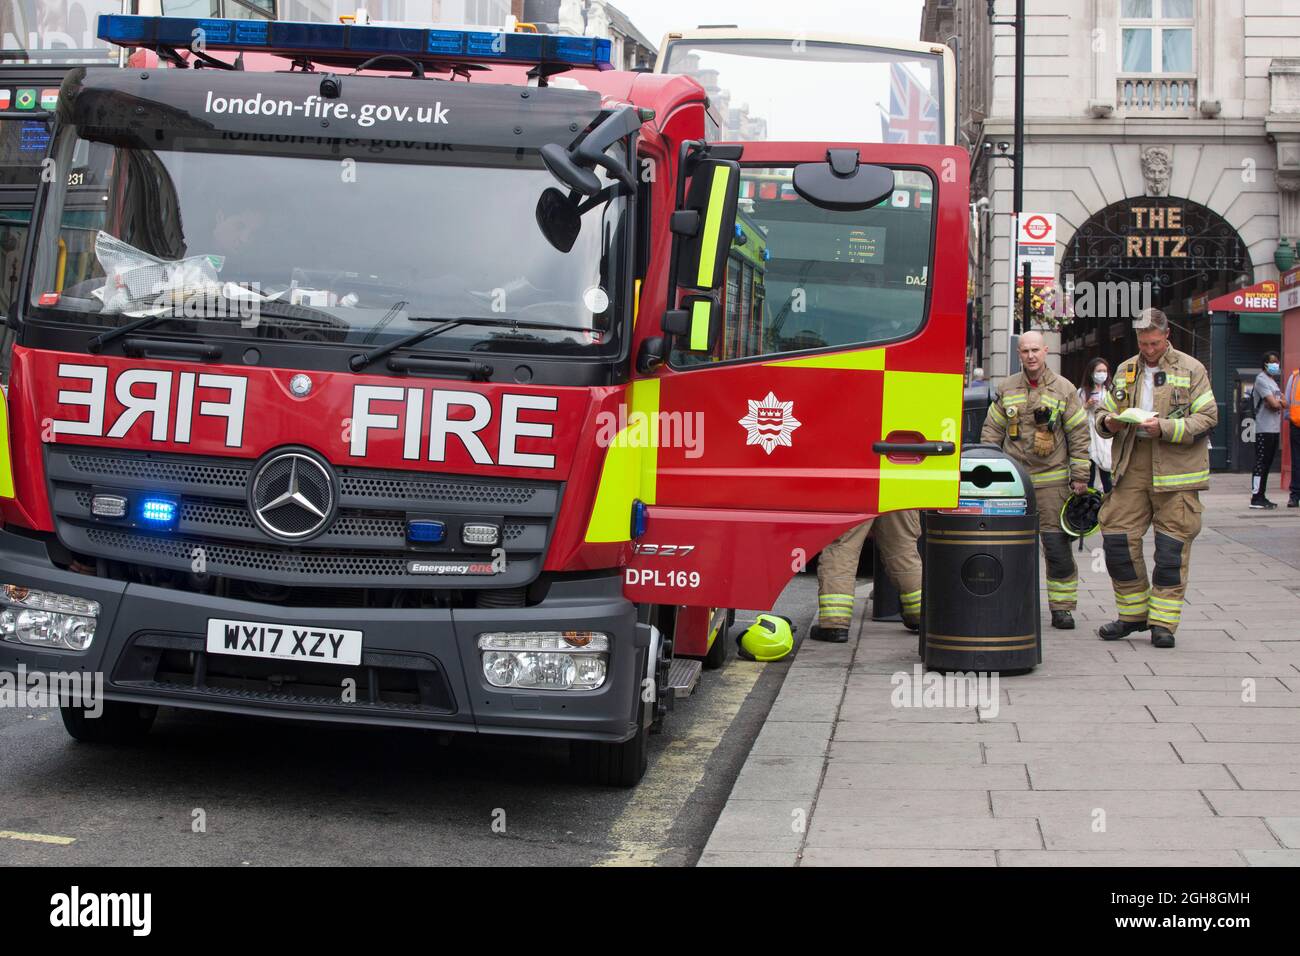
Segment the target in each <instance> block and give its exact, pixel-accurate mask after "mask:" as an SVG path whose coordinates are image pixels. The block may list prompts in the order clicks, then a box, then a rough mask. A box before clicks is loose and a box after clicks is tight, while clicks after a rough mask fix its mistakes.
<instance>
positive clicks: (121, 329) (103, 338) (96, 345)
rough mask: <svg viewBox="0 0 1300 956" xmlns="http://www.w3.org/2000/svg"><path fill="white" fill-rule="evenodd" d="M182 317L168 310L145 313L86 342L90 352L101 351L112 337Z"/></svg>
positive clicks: (117, 337) (119, 336)
mask: <svg viewBox="0 0 1300 956" xmlns="http://www.w3.org/2000/svg"><path fill="white" fill-rule="evenodd" d="M178 318H184V316H178V315H172V314H171V313H170V312H159V313H157V314H155V315H146V316H145V317H144V318H143V319H136V320H135V321H134V322H128V323H126V325H119V326H118V327H117V328H114V329H109V330H108V331H107V332H101V333H100V334H99V335H96V336H95V337H94V338H93V339H91V340H90V342H88V343H87V344H86V348H87V350H88V351H90V352H101V351H103V349H104V346H105V345H107V344H108V343H109V342H112V341H113V340H114V339H120V338H121V337H122V336H124V335H130V334H131V333H132V332H135V331H138V330H140V329H147V328H148V327H149V326H151V325H157V324H158V323H159V322H163V321H165V320H167V319H178Z"/></svg>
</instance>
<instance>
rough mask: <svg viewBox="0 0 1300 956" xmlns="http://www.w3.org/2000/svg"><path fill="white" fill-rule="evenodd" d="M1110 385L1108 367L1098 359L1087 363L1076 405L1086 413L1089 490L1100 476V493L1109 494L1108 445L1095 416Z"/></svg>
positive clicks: (1109, 463) (1109, 443)
mask: <svg viewBox="0 0 1300 956" xmlns="http://www.w3.org/2000/svg"><path fill="white" fill-rule="evenodd" d="M1109 384H1110V365H1109V364H1108V363H1107V362H1106V360H1105V359H1104V358H1101V357H1100V356H1099V357H1097V358H1095V359H1093V360H1092V361H1091V362H1089V363H1088V366H1087V368H1086V369H1085V370H1084V373H1083V385H1082V386H1081V387H1080V389H1079V401H1081V402H1083V407H1084V408H1085V409H1087V411H1088V423H1089V424H1088V457H1089V459H1091V461H1092V465H1091V466H1090V467H1089V469H1088V487H1089V488H1095V487H1096V485H1094V484H1093V482H1095V481H1096V480H1097V475H1098V474H1100V475H1101V490H1102V491H1104V492H1106V493H1107V494H1109V493H1110V466H1111V442H1112V441H1113V439H1111V438H1105V437H1103V436H1102V435H1100V434H1098V432H1097V426H1096V422H1097V413H1098V412H1100V411H1102V401H1103V400H1104V399H1105V397H1106V386H1107V385H1109Z"/></svg>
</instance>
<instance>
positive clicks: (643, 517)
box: [632, 499, 650, 539]
mask: <svg viewBox="0 0 1300 956" xmlns="http://www.w3.org/2000/svg"><path fill="white" fill-rule="evenodd" d="M649 517H650V515H649V509H648V508H647V507H646V506H645V502H644V501H641V500H639V499H638V500H634V501H633V502H632V537H633V539H636V538H639V537H641V535H643V534H645V527H646V522H647V521H648V520H649Z"/></svg>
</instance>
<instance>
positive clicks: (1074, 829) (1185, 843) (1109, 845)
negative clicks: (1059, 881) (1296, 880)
mask: <svg viewBox="0 0 1300 956" xmlns="http://www.w3.org/2000/svg"><path fill="white" fill-rule="evenodd" d="M1038 822H1039V824H1040V825H1041V826H1042V828H1043V841H1044V844H1045V848H1046V849H1048V850H1186V849H1197V850H1235V849H1251V850H1269V849H1276V848H1277V847H1278V846H1279V842H1278V838H1277V837H1276V836H1274V835H1273V833H1272V832H1271V831H1270V830H1269V828H1268V827H1267V826H1265V825H1264V822H1263V821H1262V820H1257V819H1253V818H1247V817H1209V818H1204V819H1202V818H1197V817H1132V816H1127V815H1124V814H1111V813H1106V814H1105V816H1104V817H1099V818H1096V819H1094V818H1093V817H1091V816H1081V815H1079V814H1050V813H1044V814H1041V815H1040V816H1039V817H1038Z"/></svg>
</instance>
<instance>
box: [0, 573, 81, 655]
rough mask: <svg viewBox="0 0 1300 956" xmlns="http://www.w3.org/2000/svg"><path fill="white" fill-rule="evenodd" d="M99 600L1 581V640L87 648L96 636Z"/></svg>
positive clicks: (75, 648) (68, 648)
mask: <svg viewBox="0 0 1300 956" xmlns="http://www.w3.org/2000/svg"><path fill="white" fill-rule="evenodd" d="M98 617H99V602H98V601H90V600H87V599H86V598H79V597H74V596H72V595H70V594H55V593H53V592H51V591H34V590H32V589H31V588H25V587H22V586H21V585H17V584H4V585H0V640H5V641H12V642H14V643H17V644H32V645H34V646H37V647H61V648H65V649H67V650H70V651H84V650H85V649H86V648H88V647H90V642H91V641H93V640H94V639H95V623H96V620H97V619H98Z"/></svg>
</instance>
